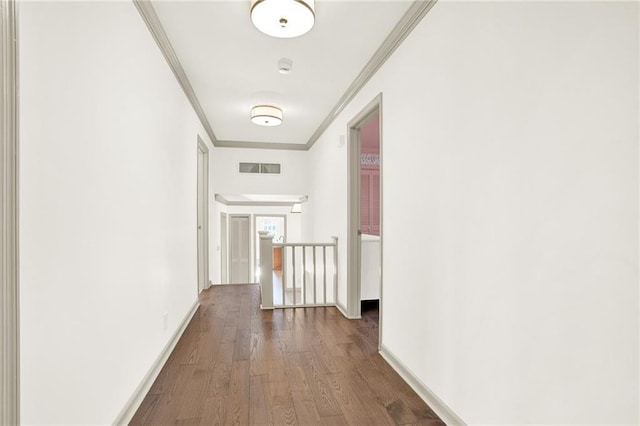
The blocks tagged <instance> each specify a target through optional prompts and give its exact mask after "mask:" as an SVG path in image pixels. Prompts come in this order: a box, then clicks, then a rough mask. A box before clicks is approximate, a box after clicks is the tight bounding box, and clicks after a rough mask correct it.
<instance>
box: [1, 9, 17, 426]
mask: <svg viewBox="0 0 640 426" xmlns="http://www.w3.org/2000/svg"><path fill="white" fill-rule="evenodd" d="M0 24H1V25H0V87H2V100H1V101H0V424H2V425H13V424H20V375H19V371H20V368H19V363H20V357H19V341H20V340H19V330H20V329H19V297H18V294H19V292H18V290H19V287H18V270H19V269H18V265H19V263H18V52H17V50H18V47H17V4H16V2H15V0H0Z"/></svg>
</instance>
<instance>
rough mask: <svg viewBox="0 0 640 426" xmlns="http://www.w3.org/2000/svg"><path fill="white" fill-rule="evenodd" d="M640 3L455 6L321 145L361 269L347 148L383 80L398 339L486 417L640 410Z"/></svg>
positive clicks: (321, 212)
mask: <svg viewBox="0 0 640 426" xmlns="http://www.w3.org/2000/svg"><path fill="white" fill-rule="evenodd" d="M638 16H639V14H638V4H637V3H604V2H599V3H594V2H571V3H568V2H566V3H552V2H545V3H533V2H513V3H511V2H488V3H484V2H477V3H475V2H463V3H447V2H439V3H438V4H436V5H435V7H434V8H433V10H432V11H431V12H430V13H429V14H428V16H427V17H426V18H425V19H424V20H423V21H422V22H421V23H420V24H419V26H418V27H417V28H416V29H415V30H414V32H413V33H412V34H411V35H410V36H409V38H407V40H406V41H405V42H404V43H403V45H402V46H401V47H400V48H399V49H398V50H397V51H396V53H395V54H394V55H393V56H392V57H391V58H390V60H389V61H388V62H387V63H386V64H385V65H384V66H383V68H382V69H381V70H380V71H379V72H378V73H377V74H376V76H375V77H374V78H373V79H372V80H371V81H370V82H369V84H368V85H367V86H366V87H365V89H364V90H363V91H362V92H361V93H360V94H359V95H358V96H357V97H356V99H355V100H354V101H353V102H352V103H351V104H350V105H349V106H348V107H347V109H346V110H345V111H344V112H343V113H342V114H341V115H340V117H339V118H338V119H337V120H336V121H335V122H334V123H333V125H332V126H331V127H330V128H329V129H328V130H327V131H326V132H325V134H324V135H323V136H322V138H321V139H320V140H319V141H318V143H317V144H316V145H315V146H314V147H313V149H312V151H311V159H312V162H313V163H314V166H313V168H314V171H313V178H312V185H313V186H314V190H312V191H311V194H310V196H311V200H312V202H311V203H310V206H312V219H311V222H310V223H312V224H313V225H312V226H313V232H314V233H316V234H325V233H329V234H334V233H335V234H339V235H340V237H341V240H342V243H343V244H342V246H341V248H340V250H341V251H340V255H341V265H345V261H346V253H345V250H344V249H345V246H346V245H345V244H344V243H346V241H345V239H344V237H345V236H346V218H345V215H344V212H345V211H346V201H347V199H346V176H347V174H346V167H347V163H346V149H345V148H344V147H343V148H340V147H338V145H339V144H338V141H339V137H340V135H344V134H346V127H347V123H348V122H349V121H350V120H351V119H352V118H353V117H354V116H355V115H356V114H357V113H358V112H359V111H360V110H361V109H362V108H364V106H365V105H366V104H367V103H368V102H369V101H371V100H372V99H373V98H374V97H375V96H376V95H377V94H378V93H380V92H382V93H383V124H382V126H383V134H382V161H383V167H382V176H383V178H382V185H383V214H384V216H383V217H384V223H383V234H382V238H383V254H384V276H383V288H384V292H383V298H382V305H383V313H384V317H383V337H382V339H383V340H382V343H383V345H384V346H385V347H386V348H387V349H388V350H389V351H390V352H391V353H392V354H393V355H395V356H396V357H397V358H398V359H399V360H400V361H401V362H402V363H404V364H405V365H406V366H407V367H408V368H409V369H410V370H411V371H412V372H413V374H415V376H417V377H418V378H419V380H421V381H422V382H423V383H424V384H426V385H427V386H428V387H429V388H430V389H431V390H432V391H433V392H434V393H435V394H436V395H438V396H439V397H440V398H441V399H442V400H443V401H444V402H445V403H446V404H448V405H449V407H450V408H451V409H452V410H453V411H454V412H455V413H456V414H457V415H459V416H460V417H461V418H462V419H463V420H464V421H466V422H467V423H470V424H531V423H555V424H585V423H590V424H614V423H629V424H636V423H638V421H639V420H640V419H639V415H638V410H639V407H638V405H639V402H638V401H639V392H638V377H639V376H638V347H639V345H638V343H639V342H638V336H639V317H638V299H639V298H638V296H639V294H638V278H639V277H638V139H639V130H638V124H639V123H638V116H639V108H638V93H639V92H638V90H639V87H638V78H639V67H638V47H639V46H638V36H639V34H638V21H639V19H638ZM320 218H322V219H323V220H320ZM345 269H346V268H344V267H342V268H341V271H342V273H341V274H340V290H341V291H340V294H341V297H342V298H343V299H342V300H343V301H345V298H346V282H345Z"/></svg>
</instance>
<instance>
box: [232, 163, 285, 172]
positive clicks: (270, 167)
mask: <svg viewBox="0 0 640 426" xmlns="http://www.w3.org/2000/svg"><path fill="white" fill-rule="evenodd" d="M238 170H239V171H240V173H262V174H276V175H279V174H280V164H278V163H240V167H239V169H238Z"/></svg>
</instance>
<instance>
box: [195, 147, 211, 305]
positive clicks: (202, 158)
mask: <svg viewBox="0 0 640 426" xmlns="http://www.w3.org/2000/svg"><path fill="white" fill-rule="evenodd" d="M208 156H209V154H208V152H207V150H206V146H203V145H202V144H201V143H200V142H199V143H198V190H197V192H198V230H197V232H198V293H200V292H201V291H202V290H204V289H205V288H207V283H208V281H209V267H208V266H209V265H208V261H207V259H208V258H209V254H208V251H209V250H208V246H209V244H208V237H209V233H208V229H209V226H208V222H209V221H208V216H209V215H208V192H209V189H208V175H209V170H208V165H209V162H208Z"/></svg>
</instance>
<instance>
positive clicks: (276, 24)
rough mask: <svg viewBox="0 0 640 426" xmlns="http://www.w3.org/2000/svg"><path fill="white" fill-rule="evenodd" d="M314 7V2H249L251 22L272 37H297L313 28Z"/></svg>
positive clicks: (292, 0) (266, 0)
mask: <svg viewBox="0 0 640 426" xmlns="http://www.w3.org/2000/svg"><path fill="white" fill-rule="evenodd" d="M314 7H315V1H314V0H251V21H253V25H255V27H256V28H257V29H259V30H260V31H262V32H263V33H265V34H267V35H270V36H272V37H279V38H292V37H298V36H301V35H302V34H305V33H306V32H308V31H309V30H310V29H311V28H312V27H313V24H314V22H315V17H316V15H315V10H314Z"/></svg>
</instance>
